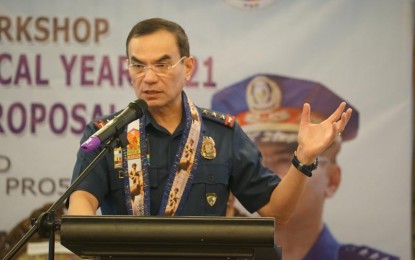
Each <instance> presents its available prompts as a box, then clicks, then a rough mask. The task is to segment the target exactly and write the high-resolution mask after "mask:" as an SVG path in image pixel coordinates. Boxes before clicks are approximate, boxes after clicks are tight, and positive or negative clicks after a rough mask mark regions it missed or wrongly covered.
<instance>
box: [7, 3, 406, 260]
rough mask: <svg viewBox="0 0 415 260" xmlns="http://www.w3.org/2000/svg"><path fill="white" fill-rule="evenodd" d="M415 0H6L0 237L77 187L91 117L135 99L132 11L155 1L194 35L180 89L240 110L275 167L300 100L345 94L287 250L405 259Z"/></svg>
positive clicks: (318, 110)
mask: <svg viewBox="0 0 415 260" xmlns="http://www.w3.org/2000/svg"><path fill="white" fill-rule="evenodd" d="M412 4H413V1H411V0H398V1H388V0H380V1H379V0H366V1H354V0H352V1H349V0H340V1H334V2H333V1H324V0H315V1H300V0H294V1H293V0H290V1H288V0H268V1H261V0H256V1H243V0H239V1H238V0H233V1H231V0H215V1H184V0H179V1H144V0H141V1H132V0H123V1H117V2H116V3H115V2H113V1H107V0H104V1H88V2H85V1H80V0H75V1H71V2H67V1H61V0H59V1H51V0H40V1H36V3H34V2H33V3H24V4H23V3H21V2H18V1H6V0H0V10H1V11H0V43H1V44H0V192H1V195H0V203H1V205H4V207H5V210H4V211H3V212H2V213H1V221H0V231H2V240H0V243H2V244H1V246H3V247H2V249H0V251H3V248H9V247H10V246H11V245H12V244H13V243H15V242H16V240H17V239H18V238H19V235H16V234H20V233H22V232H21V230H26V228H27V225H29V224H28V222H27V219H28V218H30V216H31V215H32V213H33V212H35V211H38V210H39V209H42V208H43V207H44V206H45V205H48V204H50V203H53V202H54V201H55V200H56V199H58V197H59V196H60V195H61V194H62V193H63V192H64V191H65V190H66V189H67V188H68V186H69V185H70V182H71V176H72V170H73V168H74V164H75V160H76V153H77V151H78V149H79V145H80V138H81V136H82V133H83V130H84V128H85V126H86V125H87V124H88V123H89V122H91V121H93V120H94V119H95V118H98V117H100V116H103V115H108V114H111V113H113V112H116V111H120V110H122V109H124V108H125V107H126V106H127V105H128V104H129V103H130V102H132V101H134V100H135V99H136V97H135V94H134V90H133V89H132V87H131V82H130V81H131V79H130V78H129V74H128V69H127V67H126V64H125V60H126V50H125V47H126V46H125V41H126V38H127V35H128V32H129V31H130V29H131V28H132V26H133V25H134V24H136V23H137V22H138V21H140V20H143V19H147V18H152V17H161V18H165V19H168V20H172V21H174V22H177V23H178V24H180V25H181V26H182V27H183V28H184V29H185V31H186V33H187V35H188V37H189V41H190V46H191V47H190V52H191V55H192V56H193V57H194V58H195V61H196V68H195V70H194V72H193V74H192V75H191V77H190V78H189V80H188V81H187V82H186V86H185V87H184V91H185V92H186V94H187V95H188V96H189V97H190V98H191V100H192V101H194V102H195V104H196V105H197V106H199V107H203V108H207V109H212V110H217V111H218V112H219V113H223V114H225V115H226V114H229V115H232V116H235V118H236V119H237V121H238V122H239V124H241V126H242V128H243V129H244V130H245V131H246V132H247V134H248V136H249V137H250V138H251V139H252V140H254V141H255V142H256V143H257V145H258V147H259V148H260V150H261V152H262V153H263V162H264V164H265V165H267V166H268V167H269V168H271V169H272V170H274V171H276V172H277V174H278V173H282V172H284V171H285V170H284V169H285V168H286V167H288V166H289V163H290V161H291V156H292V152H293V151H294V149H295V147H296V131H297V129H298V116H299V115H301V107H302V104H303V103H304V102H309V103H310V104H311V110H312V112H313V113H312V116H313V120H315V122H319V121H321V120H324V118H325V117H327V115H329V114H330V113H331V111H332V110H333V109H334V107H335V106H336V104H338V103H339V101H346V102H347V105H348V106H349V107H351V108H353V110H354V112H353V115H352V118H351V121H350V123H349V125H348V127H347V129H345V131H344V132H343V133H342V135H341V136H339V137H338V139H337V141H336V142H335V143H334V144H333V145H332V146H331V147H330V148H329V149H328V150H327V151H325V152H324V154H322V155H321V157H320V158H319V159H320V165H319V168H318V169H317V170H316V172H315V173H314V174H313V176H312V177H311V178H310V179H309V184H308V186H307V189H306V191H305V192H304V194H303V198H302V199H301V202H300V204H299V205H298V207H297V209H296V212H295V214H294V216H293V218H292V222H289V223H288V224H287V225H286V226H284V227H283V226H281V227H280V226H277V229H276V239H275V242H276V243H277V244H279V245H281V246H282V248H284V250H283V252H284V253H285V254H286V256H287V257H288V256H289V254H290V252H297V253H299V254H301V257H306V256H307V257H311V258H312V257H314V258H315V257H316V256H319V254H322V253H326V254H329V255H330V256H332V255H335V254H338V255H341V256H344V257H348V256H349V257H350V256H354V255H355V254H357V255H360V256H361V257H363V258H364V257H366V258H369V257H372V258H373V257H375V256H376V257H381V256H382V257H385V259H388V258H389V259H394V257H400V258H401V259H410V258H411V231H410V230H411V199H410V198H411V186H410V176H411V163H412V156H411V154H412V153H411V151H412V147H411V141H410V140H412V139H411V138H412V126H411V122H412V119H411V111H412V106H413V104H412V99H411V93H412V92H411V77H412V76H411V73H412V72H411V63H412V58H411V57H412V55H411V53H412V39H413V8H412ZM219 113H218V114H219ZM211 195H212V194H211ZM212 196H214V195H212ZM200 199H201V200H206V198H205V197H204V198H200ZM216 199H224V198H216ZM226 199H227V198H226ZM231 199H232V200H233V199H234V198H233V197H231ZM236 201H237V200H236ZM231 210H232V211H234V212H233V213H232V214H231V213H229V214H230V215H235V214H236V215H238V214H241V215H247V216H248V215H251V214H255V213H254V212H247V211H245V210H244V208H243V207H242V205H237V206H236V207H235V208H234V207H232V209H231ZM23 225H26V226H24V227H23ZM293 226H294V228H299V227H301V230H302V231H303V232H301V234H302V238H301V241H304V243H305V244H307V245H308V246H306V247H303V248H302V249H301V250H300V249H298V245H296V244H295V243H293V242H292V240H294V239H296V238H297V237H294V235H293V236H292V237H287V235H286V234H287V233H292V234H295V235H296V236H297V235H299V233H295V232H294V231H292V228H293ZM19 228H20V229H19ZM19 230H20V233H19ZM304 232H305V233H304ZM391 237H393V238H394V239H390V238H391ZM290 239H292V240H290ZM323 240H324V241H330V244H326V243H323ZM4 241H6V242H4ZM326 259H329V258H326Z"/></svg>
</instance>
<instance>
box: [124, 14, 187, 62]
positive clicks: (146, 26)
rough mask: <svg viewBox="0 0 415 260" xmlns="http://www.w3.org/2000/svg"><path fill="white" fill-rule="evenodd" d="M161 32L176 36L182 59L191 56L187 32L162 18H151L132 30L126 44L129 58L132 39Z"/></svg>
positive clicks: (139, 23)
mask: <svg viewBox="0 0 415 260" xmlns="http://www.w3.org/2000/svg"><path fill="white" fill-rule="evenodd" d="M160 30H166V31H168V32H171V33H172V34H174V36H175V37H176V42H177V46H178V47H179V51H180V57H183V56H190V46H189V39H188V38H187V35H186V32H185V31H184V29H183V28H182V27H181V26H180V25H178V24H177V23H175V22H172V21H168V20H165V19H162V18H151V19H147V20H143V21H141V22H138V23H137V24H136V25H134V26H133V28H132V29H131V31H130V33H129V34H128V37H127V41H126V44H125V47H126V53H127V57H128V43H129V42H130V40H131V39H132V38H134V37H138V36H142V35H147V34H151V33H154V32H156V31H160Z"/></svg>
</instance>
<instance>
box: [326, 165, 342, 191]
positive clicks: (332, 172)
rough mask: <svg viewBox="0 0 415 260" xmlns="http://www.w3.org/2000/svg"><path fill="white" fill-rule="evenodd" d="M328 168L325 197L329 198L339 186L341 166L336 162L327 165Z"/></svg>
mask: <svg viewBox="0 0 415 260" xmlns="http://www.w3.org/2000/svg"><path fill="white" fill-rule="evenodd" d="M329 167H330V169H329V171H328V174H329V176H328V181H329V183H328V185H327V188H326V191H325V196H326V198H331V197H333V196H334V194H335V193H336V191H337V189H338V188H339V186H340V182H341V168H340V166H339V165H337V164H332V165H330V166H329Z"/></svg>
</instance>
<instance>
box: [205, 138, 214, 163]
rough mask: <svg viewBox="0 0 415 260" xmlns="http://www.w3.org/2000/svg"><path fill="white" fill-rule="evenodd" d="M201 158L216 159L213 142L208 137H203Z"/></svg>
mask: <svg viewBox="0 0 415 260" xmlns="http://www.w3.org/2000/svg"><path fill="white" fill-rule="evenodd" d="M202 156H203V157H204V158H206V159H208V160H212V159H215V158H216V148H215V141H214V140H213V138H212V137H210V136H203V142H202Z"/></svg>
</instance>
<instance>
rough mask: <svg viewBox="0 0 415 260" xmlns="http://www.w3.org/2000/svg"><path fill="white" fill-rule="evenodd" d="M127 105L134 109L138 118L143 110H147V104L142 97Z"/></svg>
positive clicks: (142, 113)
mask: <svg viewBox="0 0 415 260" xmlns="http://www.w3.org/2000/svg"><path fill="white" fill-rule="evenodd" d="M128 107H129V108H132V109H134V110H135V111H136V115H137V118H140V117H142V116H143V115H144V113H145V112H147V108H148V105H147V102H146V101H144V100H143V99H137V100H136V101H133V102H131V103H130V104H128Z"/></svg>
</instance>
